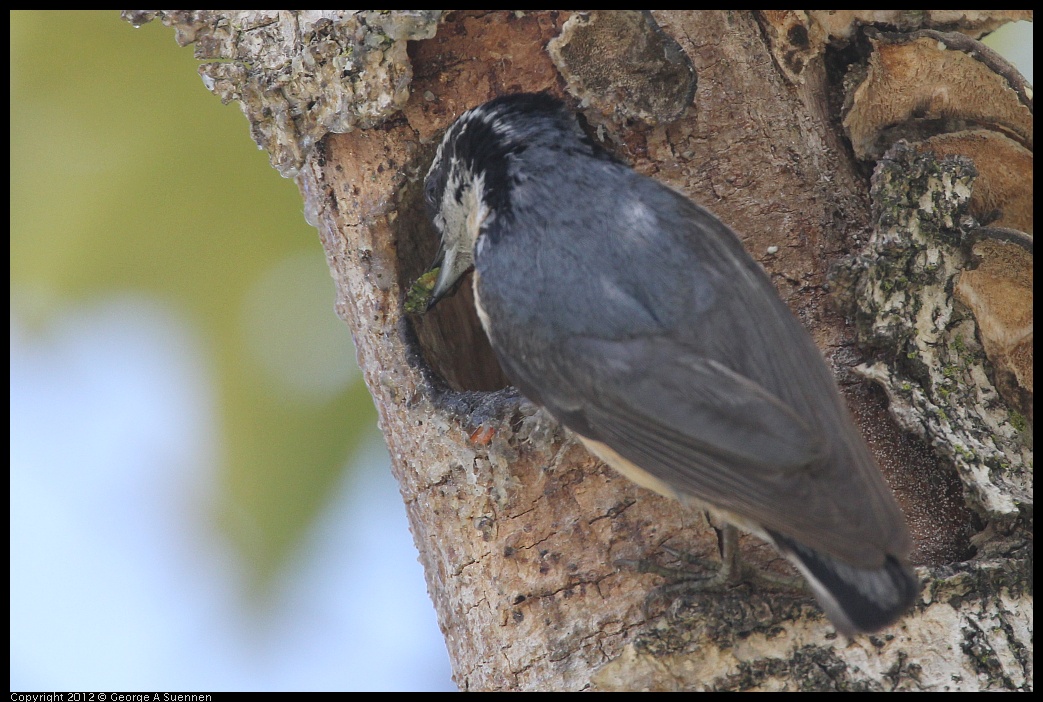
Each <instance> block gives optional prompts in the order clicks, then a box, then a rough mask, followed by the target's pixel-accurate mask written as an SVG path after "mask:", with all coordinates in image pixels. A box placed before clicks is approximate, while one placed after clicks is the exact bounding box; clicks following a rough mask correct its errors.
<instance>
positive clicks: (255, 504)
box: [10, 11, 376, 593]
mask: <svg viewBox="0 0 1043 702" xmlns="http://www.w3.org/2000/svg"><path fill="white" fill-rule="evenodd" d="M10 17H11V292H12V303H11V305H12V313H13V314H17V315H18V317H19V319H20V320H21V321H22V323H24V324H26V325H28V326H29V327H30V328H41V327H43V326H44V325H45V324H46V323H47V321H48V320H49V319H50V318H52V317H53V316H54V315H55V314H56V313H58V312H59V311H60V310H62V309H68V308H70V307H75V306H76V305H79V304H82V303H84V302H85V301H89V300H91V299H94V298H98V297H102V296H110V295H120V294H135V295H143V296H149V297H152V298H155V299H159V300H161V301H162V302H163V303H165V304H169V305H171V306H174V307H176V308H177V309H178V310H180V311H181V313H182V316H183V317H184V318H187V319H188V320H190V322H191V323H192V324H194V325H195V326H196V328H197V330H198V334H199V336H200V337H201V338H202V339H203V345H204V346H205V347H206V348H207V349H208V351H209V352H210V354H211V357H210V359H209V363H210V368H209V370H210V377H211V378H213V379H214V382H215V383H216V388H215V396H216V397H217V402H218V407H219V418H220V422H221V426H220V431H219V435H220V436H221V441H222V445H221V447H220V450H221V460H222V463H221V466H220V468H219V470H220V478H219V480H217V481H215V483H216V484H218V485H219V494H218V495H215V496H213V500H212V501H213V504H214V505H215V506H216V510H217V514H215V518H216V519H215V524H216V525H219V528H221V529H223V530H224V531H225V532H226V534H227V535H228V536H229V537H230V538H231V540H232V542H233V543H234V544H235V547H236V548H237V549H238V550H239V551H240V553H241V554H242V555H243V556H244V561H245V562H246V563H247V564H249V567H248V568H247V570H249V571H250V573H249V575H251V576H252V577H251V580H250V582H252V583H253V584H254V585H255V586H256V592H257V593H261V592H264V590H265V588H264V585H265V584H267V583H270V582H271V578H272V576H273V575H275V574H276V573H277V572H278V571H279V568H280V566H281V565H282V564H284V563H285V562H286V559H287V556H288V555H289V554H290V553H291V552H292V550H293V548H294V546H295V545H296V544H298V543H299V542H300V539H301V537H302V535H303V533H304V532H305V530H306V529H307V527H308V526H309V524H310V523H311V522H312V520H313V519H314V517H315V515H316V514H317V513H318V511H319V509H320V508H321V507H322V506H323V505H324V503H325V501H326V496H327V495H329V494H331V492H332V491H333V488H334V486H335V483H336V482H338V481H339V480H340V479H341V474H342V472H343V470H344V468H345V466H347V465H348V463H349V458H350V457H351V455H352V453H353V451H354V449H355V448H356V446H357V445H358V444H359V443H360V441H361V440H362V439H363V438H364V437H366V436H372V434H373V432H374V431H375V424H376V422H375V419H376V415H375V412H374V410H373V407H372V404H371V400H370V398H369V395H368V393H367V392H366V389H365V387H364V385H363V383H362V382H361V377H360V375H359V374H358V371H357V368H356V367H355V363H356V362H355V358H354V352H353V348H352V346H351V341H350V335H349V333H348V329H347V327H346V325H344V324H343V323H342V322H340V321H339V320H338V319H337V318H336V316H335V314H334V311H333V301H334V288H333V284H332V281H331V280H330V277H329V272H328V269H326V267H325V259H324V257H323V254H322V250H321V247H320V245H319V242H318V238H317V236H316V233H315V231H314V229H312V228H311V227H310V226H308V225H307V224H306V223H305V221H304V217H303V215H302V203H301V197H300V194H299V193H298V191H297V188H296V186H295V185H294V183H293V182H292V181H290V180H284V179H282V178H281V177H280V176H279V175H278V174H277V173H276V172H275V171H274V170H273V169H272V168H271V167H270V166H269V164H268V159H267V156H266V154H265V153H263V152H261V151H259V150H258V149H257V147H256V145H255V144H254V143H253V141H252V140H251V139H250V136H249V127H248V124H247V122H246V119H245V118H244V117H243V115H242V114H241V113H240V111H239V109H238V107H237V106H236V105H228V106H224V105H222V104H221V103H220V101H219V100H218V99H217V98H216V97H214V96H213V95H211V94H210V93H209V92H208V91H207V90H206V89H205V88H204V87H203V84H202V81H201V80H200V78H199V77H198V75H197V72H196V65H197V61H196V60H195V58H194V57H193V54H192V48H191V47H186V48H180V47H178V46H177V44H176V43H175V42H174V36H173V31H172V30H171V29H169V28H167V27H163V26H162V25H160V24H159V23H158V22H154V23H150V24H148V25H145V26H144V27H142V28H140V29H135V28H133V27H132V26H131V25H130V24H128V23H126V22H124V21H122V20H121V19H120V17H119V13H118V12H116V11H106V12H96V11H84V12H44V11H16V12H12V13H11V15H10ZM301 262H303V264H302V263H301ZM273 271H275V272H276V273H275V274H273ZM273 286H274V287H273ZM280 286H281V287H280ZM273 345H280V346H279V347H278V348H275V349H274V350H273V348H272V346H273ZM330 349H333V350H334V351H333V353H332V354H331V353H330ZM273 359H274V360H273ZM323 364H326V366H325V367H323ZM280 366H281V369H282V370H285V369H286V368H290V371H289V373H288V375H287V374H285V373H284V374H282V375H280ZM311 366H314V367H313V368H311V370H309V367H311ZM294 368H301V369H303V374H304V376H305V377H307V378H309V380H308V382H305V383H299V382H297V381H296V380H294V378H293V376H294V370H293V369H294ZM324 374H325V375H324ZM326 376H328V378H329V380H328V382H327V381H326V380H325V378H326ZM287 378H289V379H287ZM56 440H60V437H58V436H56Z"/></svg>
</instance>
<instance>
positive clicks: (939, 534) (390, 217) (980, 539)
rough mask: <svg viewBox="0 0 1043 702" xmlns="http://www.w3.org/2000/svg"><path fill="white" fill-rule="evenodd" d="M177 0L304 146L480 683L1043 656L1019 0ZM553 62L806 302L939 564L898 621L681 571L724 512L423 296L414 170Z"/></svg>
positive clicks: (295, 158)
mask: <svg viewBox="0 0 1043 702" xmlns="http://www.w3.org/2000/svg"><path fill="white" fill-rule="evenodd" d="M151 16H152V15H145V14H131V15H130V19H131V20H132V21H136V22H140V21H145V20H147V19H150V18H151ZM162 19H163V20H164V21H165V22H167V23H168V24H173V25H175V26H177V28H178V30H179V38H180V40H182V41H183V42H186V43H187V42H188V41H192V40H195V41H196V42H197V52H198V53H199V54H200V56H201V57H203V58H215V57H222V58H232V59H236V61H232V62H224V63H215V64H206V65H204V66H202V67H201V72H202V73H203V75H204V80H205V81H207V83H208V85H210V86H211V87H212V89H214V90H215V92H217V93H219V94H220V95H221V96H222V97H223V98H224V99H238V100H241V101H242V102H243V110H244V112H245V113H246V114H247V115H248V117H250V119H251V123H252V128H253V132H254V136H255V138H256V139H257V140H258V142H259V143H261V144H262V145H264V146H265V147H266V148H268V149H269V151H270V152H271V154H272V160H273V164H274V165H275V166H276V167H278V168H279V169H280V170H281V171H282V172H283V173H284V174H289V175H296V177H297V182H298V184H299V185H300V189H301V192H302V194H303V196H304V199H305V210H306V213H307V214H308V218H309V221H310V222H312V223H313V224H314V225H315V226H316V227H317V228H318V230H319V233H320V237H321V239H322V242H323V245H324V246H325V249H326V252H327V257H328V260H329V263H330V268H331V270H332V272H333V276H334V279H335V281H336V285H337V290H338V303H337V310H338V313H339V314H340V315H341V317H343V319H345V320H346V321H347V322H348V323H349V324H350V326H351V328H352V332H353V334H354V338H355V344H356V347H357V349H358V360H359V364H360V366H361V367H362V369H363V372H364V373H365V377H366V382H367V383H368V385H369V388H370V390H371V392H372V393H373V397H374V401H375V403H376V405H377V408H378V411H379V414H380V418H381V428H382V430H383V432H384V434H385V437H386V438H387V442H388V448H389V450H390V453H391V458H392V470H393V471H394V473H395V476H396V478H397V479H398V481H399V485H400V487H401V491H402V495H403V498H404V500H405V503H406V507H407V512H408V515H409V521H410V524H411V528H412V532H413V536H414V539H415V542H416V545H417V548H418V550H419V552H420V560H421V562H422V563H423V565H424V569H425V572H426V575H427V582H428V588H429V591H430V593H431V597H432V600H433V601H434V604H435V607H436V609H437V611H438V618H439V622H440V624H441V627H442V630H443V632H444V634H445V637H446V643H447V646H448V649H449V654H450V658H451V659H452V663H453V669H454V676H455V680H456V682H457V684H458V685H459V686H460V687H461V688H462V689H469V690H584V689H589V690H622V689H656V690H757V689H765V690H767V689H787V690H796V689H811V690H833V689H866V690H892V689H903V690H914V689H915V690H920V689H923V690H949V689H958V690H971V689H1029V688H1030V687H1031V677H1030V676H1031V663H1030V659H1031V641H1032V637H1031V595H1030V593H1029V582H1030V577H1029V574H1030V572H1031V571H1030V568H1031V566H1030V557H1029V556H1028V555H1027V553H1026V552H1027V550H1028V549H1029V547H1028V546H1026V544H1029V543H1030V542H1029V541H1028V538H1027V534H1029V533H1030V530H1031V484H1030V482H1029V481H1030V466H1031V440H1030V434H1031V430H1030V429H1029V428H1028V423H1029V422H1031V417H1032V413H1031V402H1032V397H1031V393H1032V381H1031V265H1030V261H1028V259H1029V258H1030V257H1031V238H1030V234H1031V187H1028V188H1025V183H1026V182H1028V183H1029V184H1031V98H1030V97H1028V95H1029V94H1030V89H1028V88H1027V86H1024V85H1023V84H1019V83H1018V79H1019V78H1020V76H1017V75H1016V72H1014V73H1011V72H1010V70H1009V68H1008V67H1006V66H1005V65H1004V64H1003V63H1002V60H1001V59H1000V60H999V61H1000V62H999V63H997V62H996V61H997V59H995V57H993V56H992V55H991V54H985V53H983V52H981V51H980V50H979V49H978V47H979V46H980V45H978V44H977V42H975V41H974V40H973V38H972V37H977V36H980V35H981V34H982V33H984V32H985V31H990V30H991V29H994V28H995V27H996V26H998V25H999V24H1001V23H1002V22H1003V21H1007V20H1008V19H1010V13H1006V14H1003V15H1002V16H1001V14H1000V13H988V12H977V13H970V12H952V13H946V12H922V11H921V12H917V13H897V12H879V13H872V12H865V13H857V12H834V13H825V12H814V13H805V12H803V11H771V12H764V13H751V12H737V11H735V12H716V11H701V12H681V11H658V12H654V13H651V14H646V13H637V12H597V13H584V14H570V13H567V12H557V11H541V12H533V13H510V12H453V13H450V14H448V15H446V16H443V17H441V18H439V17H438V16H437V14H432V13H426V14H425V13H421V12H414V13H412V14H409V15H398V14H397V13H394V12H393V13H376V12H370V13H361V14H359V15H354V14H351V13H327V14H322V15H317V14H309V13H306V12H305V13H275V14H272V13H269V14H267V15H266V14H264V13H261V14H259V15H253V16H251V17H250V18H249V19H247V18H246V15H245V14H244V15H239V14H237V13H225V14H219V13H215V14H211V13H209V12H204V11H196V12H187V11H181V12H178V13H164V14H163V15H162ZM874 23H877V25H878V28H874V27H872V26H870V25H873V24H874ZM880 23H884V24H883V25H882V26H880ZM863 25H865V26H863ZM932 27H943V28H944V29H945V30H946V31H947V32H951V31H952V30H954V29H959V30H960V31H962V32H966V34H959V35H955V34H942V33H940V32H937V31H933V30H931V28H932ZM246 37H253V38H254V39H255V40H256V41H255V42H254V44H250V43H249V42H248V41H247V39H246ZM287 37H289V38H292V39H293V41H290V40H288V39H287ZM204 40H205V41H204ZM407 40H412V41H408V44H407ZM258 46H265V47H267V48H266V49H259V48H258ZM346 46H347V47H350V48H351V51H345V47H346ZM257 52H261V53H265V52H267V54H265V55H266V56H267V59H268V60H266V61H258V60H251V54H256V53H257ZM273 57H274V58H276V59H279V60H281V61H282V63H281V64H280V63H279V62H278V61H276V60H273ZM345 57H347V58H345ZM338 61H340V63H338ZM345 61H346V62H347V64H345ZM272 66H276V67H277V68H275V69H273V68H272ZM279 66H281V67H282V68H278V67H279ZM326 67H330V68H329V72H328V73H325V72H324V71H326ZM410 71H412V74H410ZM349 75H350V78H349V77H348V76H349ZM968 76H970V77H968ZM972 78H973V80H974V82H973V83H970V82H969V81H971V80H972ZM971 86H973V87H971ZM917 89H919V90H920V92H919V93H916V94H915V99H912V100H909V101H907V102H903V99H904V96H907V95H909V94H910V92H911V91H912V92H915V91H916V90H917ZM539 90H549V91H551V92H553V93H555V94H559V95H563V96H565V97H566V99H567V100H570V101H571V104H572V105H575V106H577V107H578V106H579V105H580V101H581V100H582V105H583V107H582V109H581V111H582V112H583V114H584V116H585V117H586V119H587V120H588V122H589V123H590V125H591V128H592V129H593V130H594V131H595V132H596V133H597V135H598V136H599V137H600V138H602V139H603V140H604V142H605V143H606V145H607V146H608V147H609V148H610V149H611V150H612V151H614V152H615V153H616V154H617V155H619V156H620V157H621V158H623V159H624V160H627V161H628V162H630V163H631V164H632V165H633V166H634V167H635V168H636V169H638V170H639V171H641V172H644V173H646V174H648V175H650V176H652V177H654V178H656V179H658V180H660V181H662V182H664V183H667V184H669V185H670V186H672V187H674V188H676V189H678V190H680V191H682V192H684V193H685V194H686V195H688V196H690V197H691V198H692V199H694V200H695V201H696V202H699V203H700V204H702V205H704V206H706V207H707V208H709V209H710V210H712V211H713V212H714V213H715V214H717V216H719V217H720V218H721V219H722V220H724V222H726V223H727V224H728V225H730V226H731V227H732V228H733V229H735V230H736V231H737V232H738V233H739V235H740V236H741V237H742V239H743V241H744V243H745V245H746V247H747V249H748V250H749V251H750V252H751V253H752V254H753V256H754V257H755V258H756V259H758V260H759V261H761V263H762V264H763V265H764V267H765V268H766V269H767V271H768V272H769V273H770V274H771V276H772V278H773V280H774V281H775V283H776V286H777V288H778V290H779V292H780V293H781V295H782V297H783V298H784V299H785V300H786V301H787V303H788V304H789V305H790V306H791V307H792V308H793V309H794V310H795V311H796V312H797V314H798V315H799V316H800V317H801V319H802V320H803V321H804V323H805V324H806V325H807V326H808V327H809V328H810V329H811V331H812V334H813V335H814V337H815V339H816V341H817V342H818V344H819V346H820V348H821V349H822V350H823V353H824V354H825V355H826V357H827V359H828V360H829V362H830V363H831V365H832V367H833V368H834V369H835V371H836V373H837V376H838V380H839V382H840V384H841V386H842V389H843V391H844V393H845V395H846V397H847V400H848V402H849V405H850V406H851V409H852V411H853V413H854V414H855V416H856V418H857V420H858V422H859V424H860V426H861V427H862V428H863V430H864V431H865V434H866V438H867V439H868V441H869V443H870V445H871V447H872V448H873V450H874V452H875V454H876V455H877V457H878V459H879V462H880V465H881V468H882V470H883V471H884V473H885V475H886V477H887V479H888V480H889V482H890V484H891V485H892V487H893V489H894V490H895V492H896V494H897V496H898V498H899V501H900V503H901V505H902V507H903V509H904V511H905V513H906V515H907V517H908V520H909V524H910V527H911V529H912V531H913V534H914V538H915V541H916V544H917V546H916V551H915V552H914V561H915V562H916V563H917V564H918V565H921V566H922V568H920V571H919V572H920V574H921V576H922V577H923V579H924V581H925V586H924V591H923V596H922V599H921V601H920V602H918V604H917V606H916V607H915V609H914V610H913V611H912V612H911V613H910V614H909V615H908V616H907V617H906V618H905V619H904V620H903V621H902V622H900V623H899V624H897V625H895V626H894V627H893V628H892V629H890V630H888V631H885V632H882V633H881V634H878V635H876V636H863V637H859V638H857V639H855V640H853V641H848V640H846V639H844V638H843V637H838V636H837V635H836V634H835V633H834V631H833V629H832V627H831V626H830V625H829V623H828V622H827V621H826V620H825V618H824V617H823V616H822V614H821V613H820V611H819V610H818V608H817V607H816V605H815V603H814V600H813V598H812V597H811V596H810V595H809V594H806V593H794V592H791V591H787V590H782V589H779V590H774V589H766V588H764V587H762V586H759V585H753V584H743V585H741V586H738V587H736V588H734V589H731V590H726V591H723V592H713V593H705V592H704V593H691V592H688V593H684V592H683V591H682V592H678V591H675V590H673V589H670V588H665V587H663V586H664V585H665V584H667V583H668V580H666V579H664V577H662V576H661V575H658V574H655V573H653V572H649V571H650V570H654V569H649V568H645V567H642V566H641V565H639V564H642V563H648V562H654V563H656V564H659V565H661V566H670V567H677V568H683V567H684V566H683V564H679V563H678V558H677V557H676V556H675V555H673V554H675V553H676V552H685V553H690V554H695V555H700V556H708V557H710V558H713V557H714V556H715V555H716V554H715V551H716V543H717V542H716V536H715V533H714V531H713V529H711V528H710V525H708V523H707V520H706V518H705V517H704V515H702V514H699V513H693V512H690V511H685V510H684V509H682V508H681V507H680V506H679V505H678V504H676V503H674V502H672V501H670V500H667V499H664V498H661V497H659V496H657V495H654V494H652V493H650V492H647V491H645V490H643V489H641V488H638V487H636V486H634V485H633V484H631V483H629V482H628V481H627V480H626V479H624V478H622V477H620V476H617V475H616V474H615V473H613V472H612V471H611V470H610V469H608V468H606V467H605V466H604V465H602V464H601V463H599V462H598V461H596V460H595V459H594V458H592V457H591V456H590V455H589V454H588V453H587V452H586V451H585V450H584V449H583V448H582V446H580V445H578V444H577V443H575V442H573V441H571V440H570V439H569V438H568V437H567V436H566V435H564V434H563V431H562V430H561V429H560V428H559V427H558V426H557V425H556V424H555V423H554V421H553V420H551V419H550V418H548V417H546V416H545V415H543V414H542V413H541V412H535V411H534V408H533V407H532V406H531V405H529V404H528V403H526V402H524V401H523V400H521V398H519V397H518V396H517V394H516V393H515V392H514V391H513V390H512V389H511V388H509V387H508V386H507V381H506V380H505V379H504V377H503V374H502V372H501V371H500V369H499V368H498V366H497V364H496V360H495V358H494V356H493V354H492V352H491V350H490V348H489V346H488V344H487V342H486V341H485V338H484V334H483V332H482V329H481V326H480V325H479V322H478V320H477V317H476V315H475V313H474V309H473V304H472V301H471V299H470V286H469V285H466V284H465V285H463V286H461V291H460V293H458V294H457V295H456V296H455V298H453V299H450V300H447V301H446V302H445V303H443V304H441V305H440V306H439V307H438V308H436V310H435V311H434V312H432V313H430V314H428V315H425V316H423V317H416V316H412V315H408V314H407V313H405V312H404V311H403V306H402V305H403V300H404V296H405V293H406V291H407V290H408V289H409V287H410V285H411V283H412V282H413V281H414V280H415V279H416V277H417V276H418V275H419V274H420V273H421V272H422V271H423V270H424V269H425V267H426V266H427V265H428V264H430V262H431V261H432V259H433V258H434V254H435V250H436V247H437V234H436V232H435V231H434V229H433V227H432V226H431V224H430V222H429V221H428V218H427V215H426V213H425V211H424V207H423V197H422V193H421V190H422V188H421V186H422V180H423V176H424V173H425V172H426V169H427V167H428V165H429V164H430V161H431V158H432V156H433V152H434V146H435V144H436V143H437V140H438V139H439V138H440V136H441V132H442V130H443V129H444V128H445V127H446V126H448V125H449V124H450V123H451V122H452V121H453V120H454V119H455V118H456V117H458V116H459V115H460V114H461V113H462V112H463V111H464V110H465V109H467V108H469V107H473V106H475V105H478V104H480V103H482V102H485V101H486V100H488V99H491V98H493V97H495V96H497V95H501V94H504V93H509V92H518V91H539ZM983 91H984V92H983ZM693 95H694V96H693ZM569 96H572V97H569ZM896 96H903V97H902V99H899V98H898V97H896ZM969 126H973V127H974V130H973V132H974V133H971V132H972V130H969V129H968V127H969ZM345 130H351V131H348V133H330V134H328V135H326V132H327V131H332V132H336V131H345ZM954 135H955V136H954ZM898 139H905V140H907V141H908V142H909V145H901V144H900V145H898V146H894V145H895V143H896V142H897V140H898ZM973 144H980V145H983V146H981V147H980V149H979V151H978V155H977V156H976V155H975V154H974V153H970V151H971V150H972V145H973ZM996 153H1002V154H1004V155H1003V156H1001V157H1000V158H999V162H1000V163H999V165H998V166H996V167H995V168H996V171H997V172H995V173H994V172H993V171H989V170H988V168H989V167H988V166H986V165H985V164H986V161H987V160H988V159H987V158H986V157H987V156H989V155H992V156H995V154H996ZM961 156H967V157H969V158H970V159H972V160H973V163H972V161H968V160H963V159H961ZM877 162H879V164H880V166H879V167H878V168H877V171H876V175H875V176H873V177H871V176H872V174H873V173H874V168H875V167H876V165H875V164H877ZM1004 178H1006V179H1007V181H1009V182H1010V183H1011V185H1010V186H1008V187H1007V188H1006V190H1004V189H1003V187H1001V185H1000V183H1001V181H1003V179H1004ZM983 183H986V184H987V186H988V187H987V188H985V187H984V186H982V184H983ZM985 190H988V192H987V193H985ZM1026 190H1028V193H1029V194H1028V200H1027V202H1028V205H1027V213H1026V211H1025V209H1026V205H1025V202H1026V201H1025V198H1024V192H1025V191H1026ZM975 198H977V200H975ZM576 206H577V207H582V206H583V203H577V204H576ZM971 217H973V218H974V220H972V219H971ZM981 224H989V225H990V227H988V228H984V229H983V228H981V227H980V226H979V225H981ZM1012 230H1019V231H1020V232H1028V233H1029V236H1026V235H1025V234H1019V232H1013V233H1011V232H1012ZM925 232H926V233H925ZM895 241H901V242H904V243H903V244H902V245H901V246H897V247H896V246H895V245H894V242H895ZM1011 242H1013V243H1011ZM1026 261H1028V264H1027V265H1026ZM972 269H973V270H972ZM1026 271H1027V272H1026ZM650 273H651V274H654V272H650ZM1026 284H1027V288H1026ZM954 290H955V295H956V299H955V300H954V298H953V295H954ZM961 290H962V292H961ZM899 293H900V295H899ZM896 295H898V297H896ZM1026 299H1027V308H1026V305H1025V300H1026ZM1014 307H1016V308H1017V309H1016V310H1013V308H1014ZM1026 309H1027V317H1026V316H1025V315H1026ZM925 319H926V320H929V321H931V324H927V323H926V322H925V321H924V320H925ZM932 320H933V321H932ZM852 322H854V323H852ZM932 325H933V326H932ZM990 330H991V331H990ZM1026 354H1027V360H1026ZM742 551H743V557H744V558H746V559H748V560H751V561H753V562H754V563H756V564H758V565H761V566H763V567H765V568H768V569H778V570H779V571H780V572H785V571H786V569H787V568H788V566H786V565H785V564H784V563H783V562H781V560H780V558H779V557H778V556H777V554H776V553H775V552H774V551H773V550H772V549H771V548H770V547H768V546H766V545H765V544H763V543H761V542H759V541H758V540H757V539H754V538H749V539H746V538H745V537H744V538H743V540H742Z"/></svg>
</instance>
